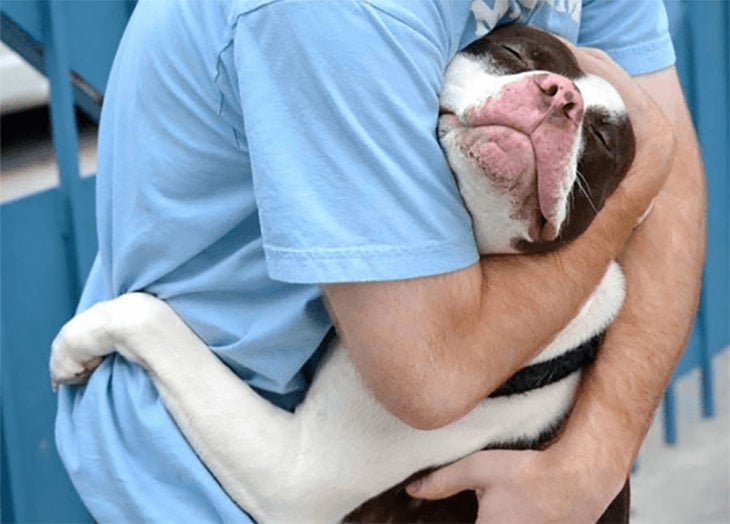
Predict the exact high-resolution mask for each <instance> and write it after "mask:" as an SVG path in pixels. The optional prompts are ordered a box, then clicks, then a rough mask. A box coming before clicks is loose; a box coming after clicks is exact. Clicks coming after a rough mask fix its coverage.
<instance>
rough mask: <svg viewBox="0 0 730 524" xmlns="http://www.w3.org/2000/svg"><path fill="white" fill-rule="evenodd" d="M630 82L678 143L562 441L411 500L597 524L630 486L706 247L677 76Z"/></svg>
mask: <svg viewBox="0 0 730 524" xmlns="http://www.w3.org/2000/svg"><path fill="white" fill-rule="evenodd" d="M588 59H589V61H592V59H591V58H590V56H589V57H588ZM594 66H595V64H594ZM599 67H603V66H602V65H600V64H599ZM637 82H638V83H639V84H640V85H641V86H643V87H644V88H645V89H646V91H647V92H648V93H650V94H651V96H652V97H653V98H654V99H655V100H657V102H659V103H661V107H662V108H663V110H664V111H665V113H666V115H667V118H668V119H669V120H670V121H671V122H672V124H673V126H674V128H675V134H676V136H677V137H682V139H681V140H678V141H677V144H676V154H675V157H674V162H673V164H672V169H671V173H670V175H669V178H668V180H667V183H666V185H665V186H664V188H663V189H662V191H661V192H660V194H659V195H658V196H657V198H656V200H655V205H654V209H653V211H652V212H651V214H650V215H649V216H648V218H647V219H646V221H645V222H644V223H643V224H642V225H641V227H640V228H638V229H637V231H636V232H635V234H634V235H633V236H632V238H631V240H630V241H629V243H628V244H627V245H626V248H625V249H624V251H623V253H622V255H621V257H620V261H621V264H622V266H623V268H624V270H625V272H626V276H627V288H628V291H627V297H626V302H625V304H624V307H623V309H622V311H621V314H620V315H619V318H618V319H617V320H616V322H615V323H614V324H613V325H612V327H611V328H610V329H609V331H608V332H607V334H606V338H605V341H604V344H603V347H602V348H601V351H600V352H599V354H598V358H597V360H596V362H595V364H594V365H593V367H592V369H591V370H590V372H589V373H588V374H587V376H586V377H585V380H584V381H583V384H582V389H581V392H580V394H579V396H578V399H577V401H576V405H575V407H574V409H573V412H572V414H571V416H570V418H569V419H568V421H567V423H566V425H565V427H564V429H563V432H562V434H561V437H560V439H559V440H558V441H557V442H556V443H555V444H553V445H552V446H551V447H550V448H548V449H547V450H546V451H542V452H513V451H487V452H480V453H476V454H474V455H471V456H470V457H468V458H467V459H465V460H463V461H460V462H457V463H455V464H453V465H452V466H449V467H448V468H445V469H442V470H440V471H439V472H437V473H436V474H435V475H433V476H431V477H430V478H429V479H427V481H426V482H424V483H423V484H422V485H421V486H420V488H421V489H420V491H419V492H418V493H417V495H418V496H422V497H424V498H442V497H445V496H448V495H450V494H452V493H455V492H458V491H461V490H464V489H475V490H477V493H478V494H479V496H480V511H481V513H480V519H483V520H484V521H490V522H491V521H495V522H502V521H504V522H507V521H510V519H515V521H519V522H527V521H535V522H537V521H540V520H543V521H561V520H562V521H564V520H566V519H570V520H571V521H595V520H596V519H597V518H598V516H599V515H600V514H601V512H602V511H603V510H604V509H605V507H606V506H607V505H608V503H609V502H610V500H611V499H612V497H613V496H615V494H616V493H618V491H619V490H620V488H621V486H622V485H623V483H624V482H625V479H626V478H627V476H628V474H629V470H630V468H631V465H632V463H633V461H634V459H635V457H636V454H637V453H638V450H639V447H640V446H641V442H642V441H643V438H644V436H645V434H646V431H647V430H648V427H649V425H650V423H651V419H652V415H653V413H654V411H655V409H656V406H657V404H658V403H659V399H660V398H661V395H662V392H663V391H664V387H665V386H666V384H667V382H668V381H669V378H670V377H671V373H672V370H673V369H674V366H675V365H676V362H677V360H678V359H679V356H680V355H681V352H682V350H683V349H684V347H685V344H686V341H687V337H688V334H689V331H690V327H691V325H692V320H693V318H694V313H695V310H696V307H697V301H698V297H699V290H700V276H701V271H702V264H703V258H704V245H705V240H704V233H705V186H704V174H703V167H702V162H701V159H700V155H699V148H698V146H697V142H696V138H695V133H694V129H693V126H692V123H691V120H690V117H689V114H688V112H687V109H686V105H685V102H684V98H683V96H682V92H681V88H680V85H679V81H678V79H677V75H676V71H675V69H674V68H671V69H667V70H664V71H661V72H658V73H654V74H650V75H646V76H643V77H638V78H637ZM413 493H414V494H415V491H413Z"/></svg>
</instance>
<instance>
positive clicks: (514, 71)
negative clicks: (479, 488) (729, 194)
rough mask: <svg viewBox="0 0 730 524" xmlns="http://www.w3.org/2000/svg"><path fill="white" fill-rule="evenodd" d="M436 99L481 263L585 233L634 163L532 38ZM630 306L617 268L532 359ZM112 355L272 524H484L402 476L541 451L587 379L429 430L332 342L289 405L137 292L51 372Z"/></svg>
mask: <svg viewBox="0 0 730 524" xmlns="http://www.w3.org/2000/svg"><path fill="white" fill-rule="evenodd" d="M441 106H442V114H441V116H440V119H439V138H440V140H441V144H442V146H443V148H444V150H445V151H446V153H447V155H448V158H449V162H450V165H451V167H452V169H453V171H454V173H455V176H456V179H457V182H458V184H459V188H460V190H461V193H462V195H463V198H464V201H465V204H466V206H467V208H468V210H469V211H470V213H471V215H472V217H473V220H474V231H475V236H476V240H477V244H478V246H479V248H480V252H481V253H482V254H485V255H487V254H492V253H532V252H540V251H546V250H549V249H555V248H558V247H559V246H561V245H563V244H564V243H565V242H568V241H570V240H571V239H573V238H575V237H577V236H578V235H579V234H580V233H582V232H583V231H584V230H585V229H586V228H587V226H588V224H589V223H590V221H591V220H592V218H593V216H594V215H595V213H597V212H598V210H599V209H600V208H601V206H602V204H603V202H604V200H605V199H606V197H607V196H608V195H609V194H610V193H611V192H612V191H613V190H614V189H615V187H616V186H617V185H618V183H619V182H620V180H621V179H622V177H623V176H624V174H625V173H626V171H627V170H628V168H629V165H630V163H631V160H632V158H633V147H634V146H633V134H632V131H631V126H630V123H629V120H628V117H627V115H626V110H625V108H624V105H623V103H622V101H621V99H620V97H619V95H618V94H617V92H616V91H615V90H614V89H613V88H612V87H611V86H610V85H609V84H608V83H607V82H605V81H604V80H602V79H600V78H597V77H594V76H590V75H585V74H583V73H582V72H581V71H580V70H579V69H578V66H577V63H576V62H575V59H574V58H573V56H572V54H571V53H570V51H569V50H568V49H567V48H566V47H565V46H564V45H563V44H562V43H560V42H559V41H558V40H556V39H555V38H553V37H551V36H549V35H547V34H545V33H542V32H540V31H537V30H534V29H529V28H526V27H522V26H509V27H507V28H503V29H500V30H497V31H495V32H493V33H491V34H490V35H488V36H487V37H485V38H483V39H481V40H479V41H477V42H476V43H474V44H472V45H471V46H470V47H468V48H467V49H466V50H464V51H463V52H461V53H460V54H458V55H457V56H456V57H455V58H454V60H453V61H452V62H451V64H450V65H449V67H448V69H447V71H446V74H445V79H444V87H443V91H442V94H441ZM623 297H624V280H623V276H622V273H621V270H620V269H619V267H618V266H617V265H616V264H612V265H611V266H610V267H609V268H608V271H607V272H606V274H605V276H604V278H603V280H602V282H601V284H600V285H599V286H598V288H597V289H596V290H595V292H594V293H593V294H592V296H591V297H590V298H589V299H588V300H587V302H586V303H585V304H584V305H583V308H582V309H581V311H580V313H579V314H578V316H577V317H576V318H574V319H573V320H572V321H571V322H570V323H569V325H568V326H566V327H565V329H563V331H562V332H561V333H560V334H559V335H558V336H557V337H556V338H555V340H553V341H552V343H551V344H550V345H549V346H548V347H546V348H545V349H544V350H543V351H542V352H541V353H540V354H539V355H538V356H537V357H536V358H535V359H534V360H533V361H532V362H531V363H530V364H529V365H534V364H536V363H540V362H543V363H544V362H552V361H553V359H555V358H556V357H559V356H560V355H563V354H566V353H567V352H569V351H570V350H573V349H574V348H576V347H578V346H580V345H581V344H583V343H585V342H586V341H587V340H590V339H592V338H594V337H595V336H596V335H597V334H600V333H601V332H603V331H604V330H605V329H606V327H607V326H608V325H609V324H610V322H611V321H612V320H613V319H614V318H615V316H616V314H617V313H618V311H619V309H620V307H621V304H622V301H623ZM114 350H115V351H118V352H119V353H121V354H122V355H123V356H124V357H125V358H127V359H129V360H130V361H132V362H136V363H137V364H139V365H141V366H144V367H145V368H146V369H147V370H148V371H149V372H150V375H151V376H152V378H153V380H154V382H155V384H156V386H157V388H158V389H159V391H160V394H161V396H162V398H163V400H164V402H165V404H166V406H167V408H168V410H169V411H170V413H171V414H172V416H173V417H174V418H175V420H176V422H177V424H178V425H179V427H180V429H181V430H182V432H183V433H184V435H185V436H186V438H187V439H188V441H189V442H190V444H191V445H192V446H193V448H194V449H195V450H196V452H197V453H198V455H199V456H200V458H201V460H202V461H203V462H204V463H205V464H206V466H207V467H208V468H209V469H210V471H211V472H212V473H213V474H214V475H215V477H216V478H217V480H218V481H219V482H220V484H221V485H222V486H223V488H224V489H225V490H226V492H227V493H228V494H229V495H230V496H231V497H232V498H233V500H235V501H236V502H237V503H238V504H239V505H240V506H241V507H242V508H245V509H246V511H247V512H249V513H250V514H251V515H252V516H253V517H254V518H255V519H256V520H257V521H260V522H266V523H268V522H334V521H341V520H343V519H346V520H358V521H367V520H411V521H415V520H461V519H465V518H466V519H469V518H471V519H472V520H473V519H474V517H475V513H473V512H474V511H475V508H476V506H475V505H474V504H473V503H471V505H470V506H469V507H468V508H467V513H468V514H467V515H463V514H458V511H457V513H454V512H453V508H454V507H455V506H454V502H456V503H457V505H460V506H461V508H462V509H463V508H464V504H463V502H460V499H458V498H457V499H453V500H452V506H451V509H449V508H450V506H449V501H448V500H447V501H446V502H445V503H428V504H430V505H427V504H426V503H421V502H418V501H414V500H413V499H409V498H408V497H407V495H406V494H405V491H404V489H403V482H404V481H405V480H406V479H408V478H411V477H412V476H413V475H414V474H415V473H417V472H419V471H422V470H425V469H427V468H432V467H436V466H439V465H442V464H446V463H449V462H451V461H454V460H457V459H459V458H461V457H464V456H465V455H467V454H469V453H471V452H473V451H476V450H479V449H483V448H485V447H498V446H533V445H536V444H538V442H539V441H540V440H541V439H542V438H543V437H544V436H545V435H546V434H548V433H550V432H552V431H554V430H555V428H556V426H557V425H559V423H560V422H561V421H562V420H563V419H564V417H565V416H566V414H567V412H568V411H569V409H570V407H571V404H572V401H573V396H574V393H575V391H576V387H577V384H578V381H579V378H580V370H579V369H578V370H571V372H570V373H569V374H568V375H567V376H565V377H564V378H561V379H559V380H557V381H554V382H551V383H548V384H547V385H544V386H541V387H537V388H535V389H531V390H528V391H525V392H522V393H517V394H504V395H501V396H497V397H490V398H487V399H485V400H484V401H483V402H482V403H481V404H479V405H478V406H477V407H476V408H475V409H474V410H473V411H472V412H471V413H469V414H468V415H467V416H466V417H464V418H463V419H461V420H459V421H457V422H455V423H453V424H451V425H449V426H447V427H443V428H440V429H437V430H431V431H420V430H416V429H413V428H411V427H409V426H408V425H406V424H405V423H403V422H401V421H400V420H399V419H397V418H396V417H395V416H393V415H392V414H390V413H389V412H388V411H386V410H385V409H384V408H383V407H382V406H380V405H379V404H378V403H377V402H376V401H375V400H374V398H373V396H372V395H371V393H370V392H369V391H368V390H367V389H366V387H365V386H364V384H363V383H362V381H361V379H360V377H359V376H358V373H357V370H356V369H355V367H354V366H353V364H352V362H351V361H350V359H349V358H348V354H347V351H346V350H344V348H342V347H340V342H339V340H338V339H336V338H335V339H334V340H333V341H332V343H331V344H330V347H329V349H328V351H327V353H326V355H325V357H324V358H323V360H322V362H321V364H320V366H319V368H318V371H317V374H316V376H315V378H314V381H313V384H312V386H311V389H310V390H309V392H308V393H307V396H306V399H305V400H304V401H303V403H302V404H301V405H300V406H299V407H298V408H297V410H296V412H295V413H289V412H286V411H283V410H280V409H278V408H276V407H275V406H273V405H271V404H270V403H268V402H267V401H265V400H263V399H262V398H261V397H260V396H259V395H257V394H256V393H255V392H254V391H253V390H251V389H250V388H249V387H248V386H247V385H246V384H245V383H244V382H242V381H241V380H240V379H239V378H238V377H237V376H236V375H234V374H233V373H232V372H231V371H230V370H229V369H228V368H227V367H226V366H224V365H223V364H222V363H221V362H220V361H219V360H218V359H217V358H216V357H215V356H214V355H213V354H212V353H211V352H210V351H209V349H208V348H207V347H206V346H205V345H204V344H203V342H202V341H200V340H199V339H198V338H197V336H196V335H195V334H194V333H193V332H192V331H190V329H189V328H188V327H187V326H186V325H185V324H184V323H183V321H182V320H181V319H180V318H179V317H178V316H177V315H176V314H175V313H174V311H172V310H171V309H170V308H169V307H168V306H167V305H166V304H165V303H163V302H161V301H159V300H157V299H155V298H154V297H152V296H149V295H145V294H140V293H135V294H129V295H125V296H122V297H120V298H118V299H116V300H113V301H110V302H105V303H101V304H98V305H96V306H94V307H92V308H91V309H90V310H88V311H86V312H84V313H81V314H80V315H78V316H77V317H76V318H75V319H72V320H71V321H70V322H69V323H68V324H67V325H66V326H65V327H64V328H63V330H62V331H61V332H60V334H59V335H58V337H57V338H56V340H55V341H54V344H53V351H52V355H51V362H50V368H51V376H52V379H53V381H54V382H56V383H59V382H62V383H79V382H83V381H84V380H85V379H86V378H87V377H88V375H89V373H91V371H92V370H93V369H94V367H95V366H96V365H98V363H99V362H100V360H101V358H103V357H104V356H105V355H106V354H108V353H109V352H111V351H114ZM529 365H528V366H529ZM388 490H389V491H388ZM384 492H385V493H384ZM380 494H383V495H382V496H380V497H378V495H380ZM471 498H472V499H473V496H472V497H471ZM439 504H441V506H440V509H439ZM357 508H360V509H359V510H358V511H356V512H355V513H353V511H354V510H356V509H357ZM469 512H471V513H470V514H469ZM348 515H349V516H348Z"/></svg>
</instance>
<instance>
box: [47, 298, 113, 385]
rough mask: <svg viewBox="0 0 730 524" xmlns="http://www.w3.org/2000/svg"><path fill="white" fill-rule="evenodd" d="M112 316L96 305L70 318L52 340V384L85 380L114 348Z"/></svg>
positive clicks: (50, 363)
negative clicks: (110, 334) (109, 325)
mask: <svg viewBox="0 0 730 524" xmlns="http://www.w3.org/2000/svg"><path fill="white" fill-rule="evenodd" d="M107 326H108V319H107V318H106V317H105V316H104V314H103V310H102V308H101V307H98V306H94V307H92V308H91V309H90V310H88V311H84V312H82V313H80V314H79V315H77V316H76V317H74V318H72V319H71V320H69V321H68V322H67V323H66V324H65V325H64V326H63V327H62V328H61V331H60V332H59V333H58V335H56V338H55V339H54V340H53V342H52V343H51V359H50V362H49V365H48V367H49V371H50V375H51V386H52V387H53V389H54V390H55V389H56V387H57V386H58V384H83V383H84V382H86V381H87V380H88V379H89V376H90V375H91V372H92V371H94V370H95V369H96V368H97V367H98V366H99V364H101V362H102V361H103V360H104V356H106V355H107V354H109V353H110V352H111V351H113V349H112V348H111V347H110V344H109V333H108V329H107Z"/></svg>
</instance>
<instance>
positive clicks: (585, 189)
mask: <svg viewBox="0 0 730 524" xmlns="http://www.w3.org/2000/svg"><path fill="white" fill-rule="evenodd" d="M576 175H577V177H576V179H575V182H576V184H577V185H578V189H580V191H581V193H583V196H585V197H586V200H588V203H589V204H590V206H591V209H593V212H594V213H595V214H596V215H597V214H598V209H596V205H595V204H594V203H593V199H591V195H590V186H589V185H588V183H587V182H586V180H585V178H584V177H583V175H582V174H581V173H580V171H577V170H576Z"/></svg>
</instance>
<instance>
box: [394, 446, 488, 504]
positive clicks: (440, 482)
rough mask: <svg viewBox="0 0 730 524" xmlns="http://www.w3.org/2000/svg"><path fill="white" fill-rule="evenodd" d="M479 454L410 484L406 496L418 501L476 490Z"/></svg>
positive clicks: (477, 485)
mask: <svg viewBox="0 0 730 524" xmlns="http://www.w3.org/2000/svg"><path fill="white" fill-rule="evenodd" d="M479 469H480V468H479V454H478V453H476V454H473V455H469V456H468V457H466V458H464V459H461V460H459V461H457V462H454V463H453V464H449V465H448V466H445V467H443V468H441V469H438V470H436V471H434V472H433V473H431V474H429V475H426V476H425V477H422V478H420V479H418V480H416V481H414V482H412V483H410V484H409V485H408V486H407V487H406V490H407V491H408V494H409V495H410V496H412V497H415V498H420V499H443V498H446V497H450V496H451V495H455V494H456V493H459V492H460V491H464V490H467V489H477V488H479V487H481V484H482V483H483V482H479V481H478V478H479V475H477V474H476V473H477V471H478V470H479Z"/></svg>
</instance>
